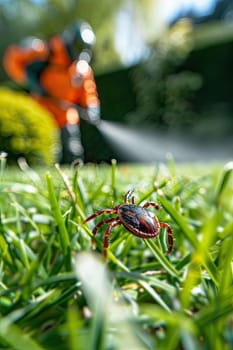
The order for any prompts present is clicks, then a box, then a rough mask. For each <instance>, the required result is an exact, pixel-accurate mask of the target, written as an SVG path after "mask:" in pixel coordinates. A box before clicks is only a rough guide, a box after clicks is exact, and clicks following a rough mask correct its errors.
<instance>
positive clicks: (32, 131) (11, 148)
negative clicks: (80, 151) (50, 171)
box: [0, 89, 59, 165]
mask: <svg viewBox="0 0 233 350" xmlns="http://www.w3.org/2000/svg"><path fill="white" fill-rule="evenodd" d="M58 145H59V139H58V129H57V127H56V125H55V122H54V121H53V119H52V117H51V116H50V114H48V112H47V111H46V110H44V109H43V108H42V107H40V106H39V105H38V104H37V103H36V102H34V101H33V100H32V99H31V98H29V97H27V96H25V95H23V94H21V93H18V92H12V91H10V90H8V89H1V90H0V150H1V151H4V152H6V153H7V154H8V160H9V163H13V164H14V163H15V162H16V161H17V159H19V158H20V157H24V158H25V159H26V160H27V161H28V163H29V164H32V165H49V164H53V163H54V162H55V160H56V156H57V150H58Z"/></svg>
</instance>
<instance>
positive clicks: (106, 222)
mask: <svg viewBox="0 0 233 350" xmlns="http://www.w3.org/2000/svg"><path fill="white" fill-rule="evenodd" d="M115 220H116V218H110V219H105V220H102V221H100V222H99V223H98V224H97V225H96V226H95V227H94V229H93V230H92V233H93V235H94V236H95V235H96V233H97V231H98V230H99V229H100V227H101V226H103V225H105V224H109V223H110V222H112V221H115ZM91 244H92V248H93V249H94V248H95V241H94V239H92V241H91Z"/></svg>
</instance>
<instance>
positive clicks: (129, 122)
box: [0, 0, 233, 162]
mask: <svg viewBox="0 0 233 350" xmlns="http://www.w3.org/2000/svg"><path fill="white" fill-rule="evenodd" d="M79 19H83V20H85V21H87V22H88V23H90V24H91V26H92V28H93V30H94V33H95V36H96V43H95V45H94V47H93V61H92V64H91V66H92V68H93V71H94V76H95V81H96V85H97V90H98V94H99V98H100V102H101V122H100V123H98V124H97V125H94V124H91V123H88V122H87V121H85V120H82V121H81V123H80V128H81V135H82V143H83V146H84V159H85V162H102V161H104V162H109V161H110V160H111V159H112V158H116V159H117V160H118V161H119V162H156V161H163V160H165V159H166V157H167V155H168V154H173V156H174V158H175V160H177V161H209V160H211V161H215V160H217V161H218V160H224V161H225V160H228V159H230V158H231V156H232V146H233V140H232V131H233V102H232V101H233V98H232V97H233V86H232V85H233V68H232V63H233V2H232V1H230V0H118V1H111V0H99V1H98V5H97V2H96V1H94V0H66V1H63V0H56V1H55V0H20V1H18V0H0V34H1V41H0V52H1V57H3V55H4V52H5V50H6V49H7V47H8V46H9V45H10V44H12V43H16V42H19V41H21V40H22V39H24V38H25V37H28V36H35V37H39V38H41V39H44V40H47V39H48V38H49V37H51V36H52V35H55V34H56V33H61V32H63V31H64V28H66V27H67V26H68V25H69V24H71V23H73V22H75V21H77V20H79ZM0 85H1V89H0V139H1V141H0V151H5V149H4V145H6V142H7V140H8V139H9V137H10V135H9V132H8V131H7V130H8V129H10V126H9V125H10V124H9V123H12V115H14V116H16V114H17V113H16V112H15V110H14V108H15V109H17V108H18V107H17V106H12V108H11V109H10V110H9V111H8V110H7V108H8V107H9V104H11V102H9V101H12V99H14V95H10V93H12V92H17V94H18V93H22V94H24V93H25V91H23V89H22V87H20V86H19V85H17V84H16V83H15V82H13V81H12V80H11V79H10V78H9V77H8V76H7V74H6V72H5V71H4V69H3V66H2V65H1V66H0ZM7 94H8V95H7ZM17 96H18V95H17ZM18 103H19V104H20V103H21V104H24V103H25V102H24V101H22V100H21V102H17V105H18ZM38 113H39V114H40V112H38ZM9 114H10V115H11V116H10V117H9ZM8 118H9V122H8V124H7V125H8V126H7V125H5V124H6V122H5V121H6V119H8ZM35 118H39V117H38V116H36V117H35ZM4 123H5V124H4ZM45 124H46V123H45ZM45 124H44V122H43V120H41V121H40V122H39V126H36V127H42V128H43V125H45ZM7 128H8V129H7ZM17 129H18V128H17ZM40 135H42V136H40V137H44V136H43V132H42V133H41V134H40ZM14 142H15V143H17V142H19V137H18V139H17V140H16V141H14ZM56 142H59V141H56ZM55 148H56V147H55ZM8 152H9V151H8ZM17 152H18V153H17V154H16V158H17V157H18V156H25V155H27V151H25V150H24V151H22V152H21V153H20V151H18V150H17Z"/></svg>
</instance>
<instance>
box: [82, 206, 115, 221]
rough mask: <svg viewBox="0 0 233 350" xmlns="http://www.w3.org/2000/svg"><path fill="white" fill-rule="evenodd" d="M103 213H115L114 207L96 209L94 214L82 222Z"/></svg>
mask: <svg viewBox="0 0 233 350" xmlns="http://www.w3.org/2000/svg"><path fill="white" fill-rule="evenodd" d="M103 213H106V214H115V213H116V209H115V208H112V209H101V210H98V211H96V212H95V213H94V214H92V215H90V216H88V217H87V218H86V219H85V220H84V222H83V223H84V224H85V223H86V222H87V221H90V220H92V219H94V218H95V217H96V216H99V215H101V214H103Z"/></svg>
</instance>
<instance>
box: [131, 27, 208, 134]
mask: <svg viewBox="0 0 233 350" xmlns="http://www.w3.org/2000/svg"><path fill="white" fill-rule="evenodd" d="M191 30H192V27H191V26H190V23H189V22H188V21H186V22H180V23H178V24H177V25H176V26H173V27H172V29H170V30H168V31H167V32H165V33H164V35H163V36H162V37H161V38H160V39H159V40H158V41H157V42H156V43H155V44H154V45H152V46H151V50H150V56H149V58H148V59H147V60H146V61H145V62H143V63H141V64H140V65H139V66H138V67H136V68H135V70H134V72H133V79H134V82H135V90H136V95H137V109H136V110H135V111H133V112H131V113H129V114H128V116H127V120H128V121H129V122H130V123H132V124H140V125H143V126H150V127H153V126H154V127H158V126H159V127H162V126H163V127H166V128H167V127H169V128H172V129H180V128H183V127H187V126H190V125H193V124H195V123H196V122H197V121H198V118H199V116H198V113H197V111H196V110H195V104H194V102H195V95H196V92H197V91H198V90H199V89H200V87H201V85H202V77H201V75H200V74H198V73H195V72H191V71H183V70H181V71H179V70H180V67H181V65H182V63H183V62H184V60H185V59H186V58H187V55H188V54H189V53H190V50H191V47H192V46H191V41H190V40H189V38H190V33H191Z"/></svg>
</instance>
